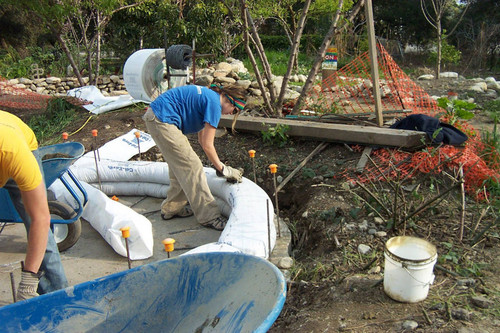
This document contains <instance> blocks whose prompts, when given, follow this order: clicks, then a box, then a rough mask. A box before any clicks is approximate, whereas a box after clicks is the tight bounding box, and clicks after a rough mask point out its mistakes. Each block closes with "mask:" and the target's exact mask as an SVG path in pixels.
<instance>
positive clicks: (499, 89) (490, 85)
mask: <svg viewBox="0 0 500 333" xmlns="http://www.w3.org/2000/svg"><path fill="white" fill-rule="evenodd" d="M486 87H487V88H488V90H490V89H491V90H494V91H496V92H500V83H498V82H496V81H494V82H488V81H486Z"/></svg>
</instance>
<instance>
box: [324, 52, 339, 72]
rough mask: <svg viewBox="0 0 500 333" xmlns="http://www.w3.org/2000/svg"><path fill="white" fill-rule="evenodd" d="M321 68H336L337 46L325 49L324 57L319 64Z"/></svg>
mask: <svg viewBox="0 0 500 333" xmlns="http://www.w3.org/2000/svg"><path fill="white" fill-rule="evenodd" d="M321 69H334V70H336V69H337V48H336V47H329V48H328V49H327V50H326V54H325V59H324V60H323V63H322V64H321Z"/></svg>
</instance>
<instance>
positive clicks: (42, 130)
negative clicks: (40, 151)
mask: <svg viewBox="0 0 500 333" xmlns="http://www.w3.org/2000/svg"><path fill="white" fill-rule="evenodd" d="M75 108H76V107H75V106H74V105H73V104H71V103H69V102H68V101H67V100H65V99H64V98H59V97H55V98H52V99H50V100H49V102H48V104H47V111H46V112H45V113H43V114H40V115H35V116H33V117H31V118H30V119H29V120H28V122H27V124H28V126H29V127H30V128H31V129H32V130H33V132H35V136H36V138H37V139H38V142H39V143H41V144H50V143H52V141H55V140H57V139H58V138H59V136H58V133H62V132H63V131H64V129H65V127H66V126H68V125H69V124H71V123H72V122H74V121H75V120H76V119H77V117H78V116H77V113H76V112H75Z"/></svg>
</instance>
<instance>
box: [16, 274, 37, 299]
mask: <svg viewBox="0 0 500 333" xmlns="http://www.w3.org/2000/svg"><path fill="white" fill-rule="evenodd" d="M39 281H40V275H39V274H35V273H32V272H28V271H22V272H21V282H19V288H17V295H16V298H17V301H22V300H25V299H28V298H32V297H35V296H38V293H37V292H36V289H37V288H38V282H39Z"/></svg>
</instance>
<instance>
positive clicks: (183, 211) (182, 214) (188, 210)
mask: <svg viewBox="0 0 500 333" xmlns="http://www.w3.org/2000/svg"><path fill="white" fill-rule="evenodd" d="M193 214H194V212H193V210H192V209H191V207H190V206H189V205H186V206H184V207H182V209H181V210H180V211H178V212H177V213H168V214H163V213H162V214H161V218H162V219H164V220H170V219H173V218H174V217H189V216H193Z"/></svg>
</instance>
